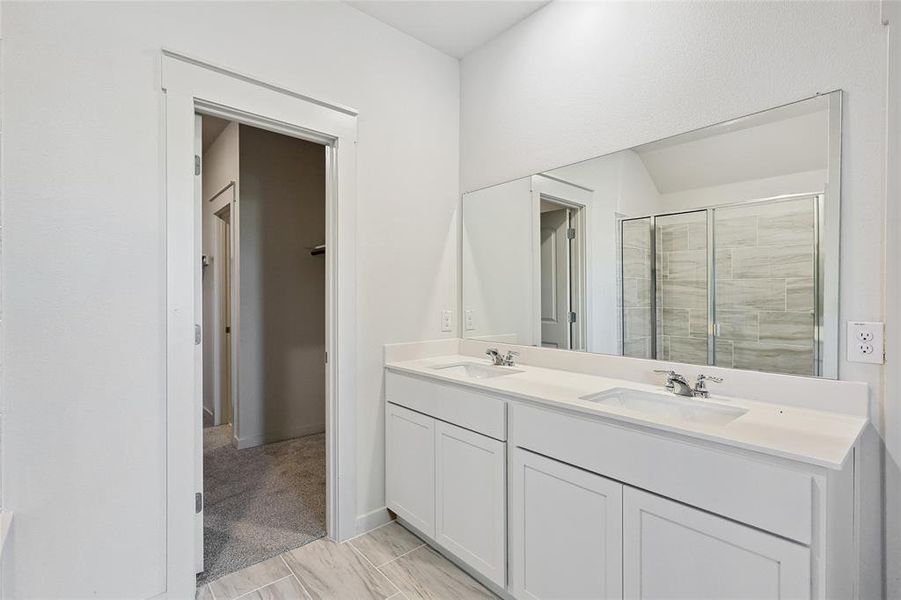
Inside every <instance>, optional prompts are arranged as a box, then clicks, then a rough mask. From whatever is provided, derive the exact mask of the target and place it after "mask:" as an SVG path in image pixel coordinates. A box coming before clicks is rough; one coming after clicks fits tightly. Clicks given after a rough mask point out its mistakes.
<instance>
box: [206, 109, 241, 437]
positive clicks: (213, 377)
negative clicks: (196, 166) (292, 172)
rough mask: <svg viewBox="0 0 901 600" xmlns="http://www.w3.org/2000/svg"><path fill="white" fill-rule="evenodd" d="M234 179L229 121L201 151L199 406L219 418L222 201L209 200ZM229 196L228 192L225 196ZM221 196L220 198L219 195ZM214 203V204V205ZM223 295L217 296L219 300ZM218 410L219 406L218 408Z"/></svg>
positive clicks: (233, 133) (224, 260)
mask: <svg viewBox="0 0 901 600" xmlns="http://www.w3.org/2000/svg"><path fill="white" fill-rule="evenodd" d="M231 181H234V182H236V186H237V182H238V124H237V123H234V122H232V123H229V124H228V125H226V127H225V129H223V130H222V132H221V133H220V134H219V135H218V136H217V137H216V139H215V140H213V143H212V144H210V147H209V148H207V150H206V152H204V153H203V193H202V196H203V208H202V210H201V212H202V213H203V254H204V255H206V256H208V257H210V259H211V263H210V265H209V266H208V267H206V268H205V269H204V271H203V328H204V331H205V335H204V336H203V408H204V410H206V411H208V413H209V414H210V415H212V416H214V417H216V418H217V420H219V421H221V420H222V416H220V415H216V414H215V412H216V409H217V407H216V406H215V400H214V399H215V397H216V396H217V395H220V396H222V401H223V402H228V400H227V399H226V398H224V395H225V392H226V391H227V390H224V389H220V388H221V387H223V386H222V385H221V382H222V379H221V374H220V371H219V369H220V368H221V365H222V361H223V360H226V358H225V357H223V356H220V355H221V348H222V342H221V339H220V337H219V335H222V334H223V333H222V332H221V331H220V332H217V331H213V327H214V326H216V324H217V318H218V317H219V315H218V314H217V313H218V311H217V310H216V309H218V308H219V307H218V306H214V302H213V299H214V298H213V297H214V294H215V293H216V290H215V287H216V285H215V284H218V281H217V279H216V277H215V273H216V272H217V271H218V272H220V273H221V271H219V270H220V269H222V268H223V266H226V267H227V264H228V257H227V256H220V254H221V249H220V247H219V243H218V239H217V236H215V235H214V234H213V232H214V231H215V228H216V227H217V226H218V223H217V221H218V220H219V217H217V216H216V214H215V213H216V211H217V210H219V209H221V206H222V203H221V202H216V203H211V202H210V201H211V200H212V199H213V196H214V194H218V193H219V192H220V191H222V189H223V188H224V187H225V186H226V185H228V184H229V182H231ZM230 197H231V196H230V195H229V198H230ZM223 200H224V199H223ZM214 207H215V208H214ZM222 301H224V299H220V302H222ZM219 410H220V411H221V410H222V409H221V407H220V408H219Z"/></svg>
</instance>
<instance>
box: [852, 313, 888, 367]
mask: <svg viewBox="0 0 901 600" xmlns="http://www.w3.org/2000/svg"><path fill="white" fill-rule="evenodd" d="M848 361H849V362H859V363H871V364H876V365H881V364H882V363H884V362H885V325H884V324H883V323H879V322H874V321H848Z"/></svg>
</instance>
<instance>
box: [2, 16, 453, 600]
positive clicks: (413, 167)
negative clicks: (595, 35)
mask: <svg viewBox="0 0 901 600" xmlns="http://www.w3.org/2000/svg"><path fill="white" fill-rule="evenodd" d="M0 35H2V38H3V72H2V78H0V86H2V88H3V89H4V90H5V91H6V92H7V93H5V94H4V98H3V108H2V111H3V112H2V122H3V153H2V172H3V181H2V186H3V189H2V192H3V225H4V228H3V229H4V237H3V253H2V279H3V291H2V306H3V332H2V333H3V335H2V359H0V362H2V364H3V374H2V382H0V387H2V390H3V396H4V401H5V406H6V414H5V415H4V431H3V444H4V468H3V486H2V487H3V499H2V504H3V507H4V509H9V510H12V511H15V512H16V524H15V528H14V532H13V534H12V535H13V538H12V539H11V540H10V542H9V544H10V545H9V546H7V551H10V550H11V553H10V554H9V555H7V553H6V552H4V559H5V560H6V559H7V558H9V559H10V561H11V562H14V564H12V565H10V566H11V568H10V569H8V570H7V574H9V573H10V572H11V576H8V577H4V580H3V585H4V588H5V593H6V597H7V598H16V597H18V598H63V597H65V598H76V597H96V598H117V599H124V598H149V597H152V596H154V595H156V594H159V593H161V592H162V591H163V590H164V588H165V580H164V565H165V538H164V536H165V530H164V527H165V521H164V519H165V493H166V488H165V407H166V401H165V389H166V387H165V384H166V371H165V357H164V352H165V347H166V346H165V344H166V340H165V317H166V287H165V285H166V271H165V265H166V260H165V247H166V246H165V238H164V231H165V229H164V225H165V213H164V209H165V198H164V196H163V175H164V172H163V169H164V164H165V163H164V156H163V148H164V146H163V131H164V130H163V126H162V124H163V114H162V110H163V106H164V105H163V98H162V94H161V92H160V84H159V82H160V73H159V65H160V48H161V47H163V46H165V47H168V48H172V49H174V50H177V51H180V52H184V53H187V54H190V55H194V56H197V57H199V58H202V59H205V60H208V61H210V62H213V63H216V64H219V65H223V66H226V67H228V68H231V69H233V70H236V71H239V72H242V73H248V74H251V75H253V76H255V77H257V78H260V79H263V80H267V81H272V82H275V83H277V84H279V85H282V86H284V87H287V88H290V89H294V90H298V91H301V92H303V93H305V94H308V95H310V96H313V97H315V98H322V99H325V100H328V101H332V102H337V103H341V104H346V105H349V106H353V107H355V108H357V109H358V110H359V111H360V119H359V141H358V143H357V167H358V170H357V189H358V195H357V199H358V207H359V213H358V219H357V222H358V230H357V252H358V264H357V273H358V281H357V294H358V307H359V308H358V313H357V318H358V327H359V329H358V331H357V339H358V344H359V345H358V349H357V352H358V357H357V368H358V381H357V391H358V397H357V407H358V411H357V434H358V435H357V439H356V446H357V454H358V461H357V509H358V513H359V514H360V515H367V514H368V513H370V512H371V511H378V509H381V508H382V507H383V506H384V466H383V465H384V457H383V454H384V440H383V428H384V422H383V404H382V387H383V386H382V367H381V356H382V344H383V343H385V342H393V341H408V340H415V339H432V338H439V337H449V336H451V335H452V334H448V333H442V332H441V331H440V311H441V310H442V309H444V308H453V307H454V305H455V282H456V275H455V273H456V227H455V225H454V223H455V219H456V215H455V211H456V208H457V203H458V199H459V196H458V182H459V169H458V167H459V162H458V159H459V152H458V135H459V118H460V115H459V63H458V62H457V61H456V60H454V59H451V58H449V57H447V56H444V55H442V54H440V53H438V52H437V51H435V50H433V49H431V48H428V47H426V46H425V45H423V44H421V43H420V42H417V41H415V40H413V39H412V38H409V37H408V36H405V35H403V34H401V33H399V32H398V31H397V30H394V29H392V28H390V27H387V26H385V25H383V24H381V23H379V22H377V21H375V20H373V19H372V18H370V17H367V16H365V15H363V14H361V13H360V12H358V11H356V10H355V9H353V8H350V7H348V6H346V5H343V4H340V3H331V2H310V3H255V2H249V3H221V4H216V5H215V7H211V5H210V4H208V3H194V2H172V3H156V2H153V3H132V2H121V3H92V2H85V3H74V2H73V3H14V2H13V3H4V6H3V23H2V30H0ZM9 92H12V93H9ZM375 514H379V513H378V512H375ZM363 522H364V523H365V521H363Z"/></svg>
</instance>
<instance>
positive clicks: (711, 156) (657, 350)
mask: <svg viewBox="0 0 901 600" xmlns="http://www.w3.org/2000/svg"><path fill="white" fill-rule="evenodd" d="M840 94H841V93H840V92H832V93H830V94H825V95H822V96H817V97H815V98H811V99H808V100H804V101H801V102H796V103H794V104H790V105H786V106H782V107H779V108H776V109H772V110H768V111H764V112H761V113H757V114H754V115H750V116H747V117H743V118H741V119H737V120H734V121H730V122H727V123H722V124H719V125H714V126H711V127H707V128H704V129H700V130H697V131H692V132H689V133H685V134H682V135H678V136H675V137H671V138H667V139H664V140H660V141H657V142H652V143H650V144H645V145H643V146H638V147H635V148H631V149H628V150H623V151H620V152H616V153H614V154H609V155H606V156H601V157H598V158H593V159H589V160H586V161H583V162H580V163H576V164H573V165H569V166H566V167H561V168H557V169H554V170H551V171H546V172H544V173H540V174H536V175H533V176H531V177H526V178H523V179H519V180H515V181H511V182H507V183H504V184H500V185H496V186H493V187H490V188H485V189H482V190H478V191H475V192H471V193H468V194H465V195H464V197H463V236H462V245H463V247H462V257H463V305H464V306H463V310H464V315H463V317H464V318H463V325H464V327H463V329H464V331H463V334H464V337H467V338H475V339H482V340H490V341H497V342H506V343H512V344H525V345H540V346H544V347H550V348H559V349H566V350H583V351H588V352H598V353H606V354H617V355H622V356H631V357H637V358H646V359H657V360H665V361H674V362H682V363H692V364H702V365H717V366H722V367H730V368H739V369H752V370H758V371H770V372H779V373H791V374H797V375H818V376H827V377H835V376H836V368H837V367H836V364H837V340H838V335H837V326H838V317H837V306H838V226H839V223H838V220H839V187H840V185H839V171H840V169H839V162H840V151H839V147H840V138H841V133H840V114H841V109H840V107H841V104H840V101H841V96H840Z"/></svg>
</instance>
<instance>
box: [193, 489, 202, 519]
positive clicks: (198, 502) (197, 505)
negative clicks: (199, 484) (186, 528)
mask: <svg viewBox="0 0 901 600" xmlns="http://www.w3.org/2000/svg"><path fill="white" fill-rule="evenodd" d="M202 511H203V492H197V493H195V494H194V513H195V514H198V515H199V514H200V513H201V512H202Z"/></svg>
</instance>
